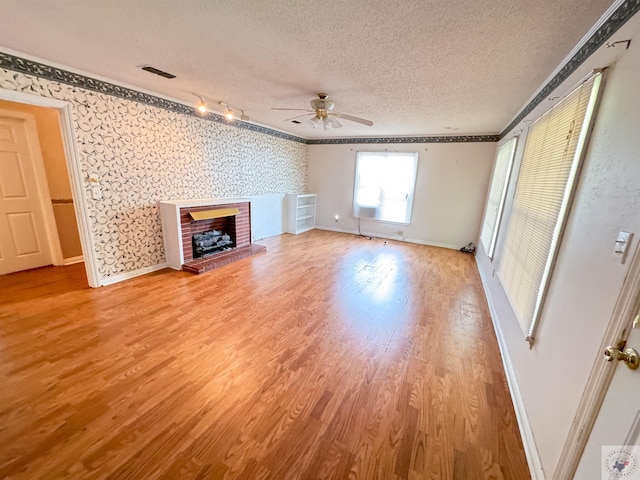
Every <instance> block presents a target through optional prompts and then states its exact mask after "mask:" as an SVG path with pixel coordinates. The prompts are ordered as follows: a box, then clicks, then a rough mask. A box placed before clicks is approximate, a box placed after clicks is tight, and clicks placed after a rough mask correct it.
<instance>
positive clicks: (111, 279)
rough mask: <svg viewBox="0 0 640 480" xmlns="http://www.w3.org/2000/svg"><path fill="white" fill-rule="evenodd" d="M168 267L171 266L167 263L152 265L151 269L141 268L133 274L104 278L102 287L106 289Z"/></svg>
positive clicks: (101, 280) (101, 283) (101, 281)
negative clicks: (108, 286)
mask: <svg viewBox="0 0 640 480" xmlns="http://www.w3.org/2000/svg"><path fill="white" fill-rule="evenodd" d="M168 267H169V266H168V265H167V263H166V262H165V263H160V264H158V265H152V266H151V267H145V268H140V269H138V270H134V271H133V272H127V273H121V274H120V275H113V276H111V277H102V278H101V279H100V286H102V287H106V286H107V285H113V284H114V283H118V282H122V281H124V280H129V279H130V278H134V277H139V276H140V275H146V274H147V273H151V272H155V271H157V270H162V269H163V268H168Z"/></svg>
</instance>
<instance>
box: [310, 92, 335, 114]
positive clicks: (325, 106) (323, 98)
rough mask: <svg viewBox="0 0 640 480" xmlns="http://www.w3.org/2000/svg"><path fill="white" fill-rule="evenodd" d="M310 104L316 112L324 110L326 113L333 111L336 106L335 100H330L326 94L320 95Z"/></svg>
mask: <svg viewBox="0 0 640 480" xmlns="http://www.w3.org/2000/svg"><path fill="white" fill-rule="evenodd" d="M309 103H310V104H311V108H313V109H314V110H324V111H325V112H326V113H328V112H330V111H331V110H333V107H334V106H335V103H334V102H333V100H329V99H328V98H327V94H326V93H318V98H314V99H313V100H311V102H309ZM323 113H324V112H323ZM326 113H325V116H326Z"/></svg>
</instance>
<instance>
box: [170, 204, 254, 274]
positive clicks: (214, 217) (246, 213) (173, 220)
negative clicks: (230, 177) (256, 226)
mask: <svg viewBox="0 0 640 480" xmlns="http://www.w3.org/2000/svg"><path fill="white" fill-rule="evenodd" d="M159 206H160V215H161V218H162V229H163V234H164V239H165V250H166V254H167V263H168V265H169V266H170V267H172V268H175V269H182V270H185V271H188V272H192V273H196V274H199V273H204V272H208V271H210V270H213V269H215V268H219V267H222V266H224V265H227V264H229V263H232V262H235V261H237V260H240V259H242V258H245V257H248V256H251V255H255V254H256V253H261V252H264V251H265V250H266V247H264V246H262V245H256V244H252V243H251V203H250V202H249V201H247V200H243V199H229V200H228V201H225V200H224V199H216V200H214V199H209V200H194V201H174V202H159ZM201 217H204V218H201ZM213 231H216V232H224V234H226V235H229V236H230V237H231V238H232V243H233V245H232V246H230V247H228V248H225V249H224V250H223V251H218V252H214V253H212V254H207V255H206V256H203V257H201V258H194V256H197V255H194V250H193V236H194V235H195V234H203V233H205V232H213ZM196 237H198V235H196Z"/></svg>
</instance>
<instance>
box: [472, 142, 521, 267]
mask: <svg viewBox="0 0 640 480" xmlns="http://www.w3.org/2000/svg"><path fill="white" fill-rule="evenodd" d="M517 146H518V137H517V136H515V137H512V138H510V139H509V140H507V141H506V142H505V143H503V144H502V145H500V146H499V147H498V151H497V152H496V160H495V166H494V170H493V177H492V178H491V187H490V188H489V194H488V197H487V208H486V210H485V213H484V220H483V222H482V230H481V231H480V243H482V246H483V247H484V251H485V253H486V255H487V257H488V258H490V259H491V260H493V254H494V252H495V248H496V243H497V241H498V232H499V230H500V223H501V222H502V214H503V211H504V204H505V201H506V199H507V190H508V189H509V183H510V182H509V180H510V178H511V171H512V169H513V160H514V158H515V156H516V148H517ZM505 157H506V158H505ZM501 159H502V160H504V163H502V164H501V163H500V161H501ZM501 166H503V167H504V168H501ZM501 182H502V183H501ZM498 196H499V198H498V201H497V205H496V209H495V210H489V208H490V207H491V205H492V203H493V202H492V199H495V198H496V197H498ZM491 221H493V222H494V224H493V227H491V226H490V222H491ZM489 229H490V230H489ZM486 235H490V237H489V240H488V244H486V243H485V240H486V239H487V238H486Z"/></svg>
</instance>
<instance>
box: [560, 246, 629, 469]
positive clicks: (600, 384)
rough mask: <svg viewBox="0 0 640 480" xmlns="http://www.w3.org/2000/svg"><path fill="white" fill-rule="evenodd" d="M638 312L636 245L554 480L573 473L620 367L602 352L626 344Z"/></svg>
mask: <svg viewBox="0 0 640 480" xmlns="http://www.w3.org/2000/svg"><path fill="white" fill-rule="evenodd" d="M638 310H640V242H638V243H637V244H636V248H635V253H634V255H633V259H632V260H631V264H630V266H629V270H628V271H627V275H626V277H625V279H624V283H623V284H622V289H621V290H620V295H619V296H618V299H617V301H616V305H615V307H614V309H613V313H612V314H611V318H610V319H609V323H608V325H607V329H606V330H605V333H604V336H603V338H602V343H601V344H600V349H599V351H598V354H597V355H596V358H595V361H594V363H593V366H592V367H591V373H590V374H589V378H588V380H587V384H586V387H585V389H584V391H583V392H582V396H581V398H580V403H579V404H578V409H577V410H576V414H575V416H574V418H573V422H572V424H571V428H570V430H569V434H568V436H567V438H566V440H565V443H564V447H563V448H562V453H561V454H560V458H562V459H563V460H562V462H560V463H559V465H558V467H557V468H556V471H555V472H554V474H553V477H552V478H553V479H554V480H566V479H568V478H573V476H574V475H575V473H576V470H577V468H578V464H579V463H580V459H581V458H582V453H583V452H584V449H585V447H586V445H587V441H588V440H589V436H590V435H591V430H592V429H593V426H594V424H595V422H596V418H598V415H599V413H600V408H601V407H602V403H603V401H604V397H605V395H606V394H607V392H608V390H609V385H610V383H611V380H612V379H613V374H614V373H615V370H616V367H617V366H618V364H619V363H620V362H607V361H605V359H604V358H603V357H604V353H603V352H604V349H605V348H606V347H607V346H609V345H617V344H618V342H619V341H620V340H625V341H626V340H627V338H628V337H629V333H630V332H631V319H632V318H633V317H634V315H636V314H637V312H638Z"/></svg>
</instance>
